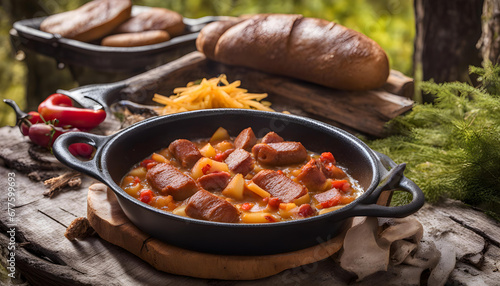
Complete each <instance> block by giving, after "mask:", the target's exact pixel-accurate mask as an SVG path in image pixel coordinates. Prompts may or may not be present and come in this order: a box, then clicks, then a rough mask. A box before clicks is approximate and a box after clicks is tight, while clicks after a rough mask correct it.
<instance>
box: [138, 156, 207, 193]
mask: <svg viewBox="0 0 500 286" xmlns="http://www.w3.org/2000/svg"><path fill="white" fill-rule="evenodd" d="M146 178H147V180H148V182H149V184H150V185H151V186H152V187H153V188H154V189H155V190H157V191H159V192H161V193H162V194H163V195H172V197H174V199H175V200H178V201H182V200H185V199H187V198H188V197H190V196H192V195H193V194H194V193H196V191H198V186H197V185H196V182H195V181H194V180H193V178H191V177H189V176H187V175H185V174H184V173H182V172H181V171H180V170H179V169H177V168H176V167H174V166H172V165H170V164H168V163H160V164H157V165H156V166H154V167H153V168H151V169H149V170H148V173H147V174H146Z"/></svg>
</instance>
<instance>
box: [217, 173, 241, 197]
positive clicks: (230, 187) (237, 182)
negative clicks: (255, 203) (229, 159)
mask: <svg viewBox="0 0 500 286" xmlns="http://www.w3.org/2000/svg"><path fill="white" fill-rule="evenodd" d="M244 190H245V179H244V178H243V175H242V174H236V176H234V177H233V179H231V181H230V182H229V184H227V186H226V188H225V189H224V190H223V191H222V194H223V195H224V196H227V197H231V198H234V199H237V200H242V199H243V191H244Z"/></svg>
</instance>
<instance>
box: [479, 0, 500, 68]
mask: <svg viewBox="0 0 500 286" xmlns="http://www.w3.org/2000/svg"><path fill="white" fill-rule="evenodd" d="M477 48H478V49H480V51H481V55H482V57H483V61H490V62H492V63H493V64H497V63H499V60H500V0H484V5H483V34H482V35H481V38H480V39H479V42H478V43H477Z"/></svg>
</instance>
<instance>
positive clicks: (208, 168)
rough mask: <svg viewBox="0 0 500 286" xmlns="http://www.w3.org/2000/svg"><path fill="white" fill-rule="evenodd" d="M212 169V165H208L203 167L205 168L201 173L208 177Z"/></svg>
mask: <svg viewBox="0 0 500 286" xmlns="http://www.w3.org/2000/svg"><path fill="white" fill-rule="evenodd" d="M211 167H212V166H210V164H206V165H205V166H203V168H201V172H202V173H203V175H206V174H207V173H208V171H210V168H211Z"/></svg>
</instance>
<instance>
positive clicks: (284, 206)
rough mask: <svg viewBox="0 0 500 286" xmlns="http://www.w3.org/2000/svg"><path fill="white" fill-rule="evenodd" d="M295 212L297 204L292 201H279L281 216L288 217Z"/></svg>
mask: <svg viewBox="0 0 500 286" xmlns="http://www.w3.org/2000/svg"><path fill="white" fill-rule="evenodd" d="M294 211H295V212H294ZM296 212H297V205H296V204H294V203H281V204H280V206H279V214H280V216H281V217H282V218H289V217H291V216H292V215H293V214H294V213H296Z"/></svg>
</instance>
